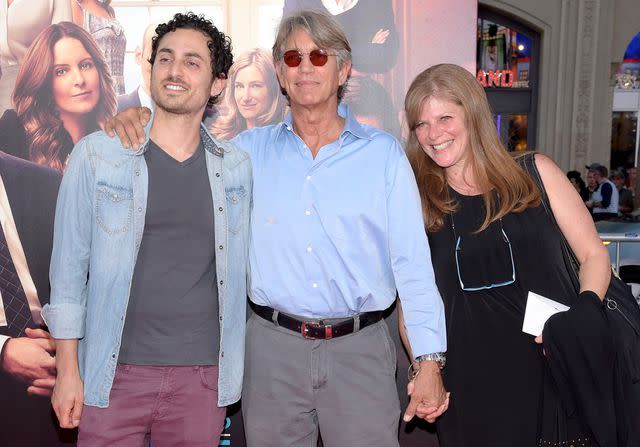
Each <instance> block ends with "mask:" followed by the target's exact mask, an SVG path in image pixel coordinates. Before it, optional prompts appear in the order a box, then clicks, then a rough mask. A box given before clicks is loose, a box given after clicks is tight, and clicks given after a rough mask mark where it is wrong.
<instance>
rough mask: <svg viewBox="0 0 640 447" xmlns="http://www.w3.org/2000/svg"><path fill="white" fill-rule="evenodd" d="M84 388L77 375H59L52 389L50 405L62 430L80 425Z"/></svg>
mask: <svg viewBox="0 0 640 447" xmlns="http://www.w3.org/2000/svg"><path fill="white" fill-rule="evenodd" d="M83 393H84V386H83V384H82V380H81V379H80V375H79V374H77V373H76V374H71V375H59V376H58V380H56V384H55V386H54V387H53V396H52V397H51V405H52V406H53V410H54V411H55V412H56V416H57V417H58V422H60V427H62V428H75V427H77V426H78V425H80V416H81V415H82V405H83V403H84V397H83V396H84V394H83Z"/></svg>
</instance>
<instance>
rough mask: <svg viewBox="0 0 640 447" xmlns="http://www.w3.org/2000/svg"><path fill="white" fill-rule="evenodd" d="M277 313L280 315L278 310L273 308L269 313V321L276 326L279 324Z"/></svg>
mask: <svg viewBox="0 0 640 447" xmlns="http://www.w3.org/2000/svg"><path fill="white" fill-rule="evenodd" d="M278 315H280V311H279V310H276V309H273V313H272V314H271V321H272V322H273V324H275V325H276V326H280V325H279V324H278Z"/></svg>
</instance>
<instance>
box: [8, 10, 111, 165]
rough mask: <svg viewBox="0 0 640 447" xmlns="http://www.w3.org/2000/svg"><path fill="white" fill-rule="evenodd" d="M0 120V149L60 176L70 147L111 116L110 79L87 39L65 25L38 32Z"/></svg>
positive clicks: (98, 55)
mask: <svg viewBox="0 0 640 447" xmlns="http://www.w3.org/2000/svg"><path fill="white" fill-rule="evenodd" d="M13 104H14V107H15V109H11V110H7V111H5V113H4V114H3V115H2V118H0V149H2V150H4V151H5V152H7V153H9V154H11V155H14V156H16V157H20V158H24V159H26V160H31V161H33V162H34V163H38V164H41V165H45V166H49V167H51V168H54V169H56V170H58V171H60V172H62V171H64V167H65V164H66V160H67V157H68V155H69V153H70V152H71V150H72V149H73V145H74V144H76V143H77V142H78V141H79V140H80V139H81V138H82V137H84V136H85V135H87V134H89V133H91V132H94V131H96V130H99V129H100V127H101V125H102V123H104V121H105V120H106V119H107V118H108V117H110V116H111V115H113V113H114V112H115V110H116V95H115V92H114V91H113V85H112V83H111V75H110V74H109V69H108V67H107V65H106V63H105V60H104V57H103V56H102V52H101V51H100V48H98V46H97V45H96V43H95V42H94V40H93V38H92V37H91V35H89V33H87V32H86V31H85V30H83V29H82V28H80V27H79V26H77V25H75V24H73V23H71V22H60V23H57V24H54V25H50V26H49V27H48V28H46V29H45V30H43V31H42V32H41V33H40V34H39V35H38V37H36V39H35V40H34V42H33V45H31V48H29V51H28V52H27V54H26V55H25V58H24V61H23V63H22V66H21V68H20V72H19V74H18V79H17V81H16V87H15V90H14V92H13Z"/></svg>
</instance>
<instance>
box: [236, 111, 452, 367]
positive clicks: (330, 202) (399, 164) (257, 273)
mask: <svg viewBox="0 0 640 447" xmlns="http://www.w3.org/2000/svg"><path fill="white" fill-rule="evenodd" d="M338 112H339V114H340V115H341V116H342V117H344V118H345V119H346V121H345V126H344V129H343V131H342V133H341V134H340V137H339V138H338V140H337V141H334V142H332V143H330V144H327V145H326V146H324V147H322V148H321V149H320V151H319V152H318V154H317V156H316V158H315V159H314V158H313V157H312V155H311V151H310V150H309V148H308V147H306V146H305V143H304V141H303V140H302V139H301V138H300V137H298V136H297V135H296V134H295V133H294V132H293V127H292V120H291V116H290V114H289V115H287V117H286V118H285V120H284V122H282V123H280V124H277V125H273V126H267V127H262V128H256V129H252V130H249V131H246V132H243V133H242V134H240V135H238V136H237V137H236V138H235V139H234V140H233V142H234V143H235V144H236V145H237V146H238V147H240V148H242V149H244V150H246V151H248V152H249V154H250V155H251V160H252V164H253V176H254V188H253V212H252V216H251V232H252V240H251V242H250V245H249V263H250V271H251V275H250V285H249V295H250V298H251V300H252V301H253V302H254V303H256V304H260V305H264V306H270V307H273V308H274V309H277V310H279V311H282V312H286V313H290V314H294V315H300V316H304V317H307V318H323V317H324V318H338V317H346V316H351V315H354V314H357V313H361V312H368V311H375V310H383V309H386V308H388V307H389V306H390V305H391V304H392V303H393V301H394V299H395V297H396V289H397V290H398V294H399V296H400V299H401V301H402V309H403V311H404V317H405V325H406V327H407V332H408V336H409V340H410V343H411V346H412V350H413V354H414V356H419V355H422V354H428V353H433V352H442V351H446V333H445V320H444V307H443V304H442V299H441V298H440V294H439V293H438V289H437V287H436V284H435V279H434V274H433V268H432V266H431V257H430V251H429V244H428V241H427V236H426V233H425V229H424V224H423V220H422V212H421V206H420V196H419V194H418V188H417V186H416V182H415V177H414V175H413V172H412V170H411V167H410V165H409V162H408V160H407V157H406V155H405V153H404V151H403V149H402V148H401V147H400V145H399V143H398V141H397V140H396V139H395V138H394V137H392V136H391V135H389V134H388V133H386V132H383V131H381V130H378V129H375V128H373V127H370V126H365V125H361V124H359V123H358V122H357V121H356V119H355V117H354V116H353V114H352V113H351V112H350V111H349V109H348V107H347V106H345V105H341V106H340V107H339V110H338Z"/></svg>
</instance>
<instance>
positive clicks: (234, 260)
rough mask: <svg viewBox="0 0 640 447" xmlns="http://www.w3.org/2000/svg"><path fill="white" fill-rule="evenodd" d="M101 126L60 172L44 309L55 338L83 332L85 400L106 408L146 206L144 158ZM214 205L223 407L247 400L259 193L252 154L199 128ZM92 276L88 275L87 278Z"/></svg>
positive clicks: (80, 349) (81, 351)
mask: <svg viewBox="0 0 640 447" xmlns="http://www.w3.org/2000/svg"><path fill="white" fill-rule="evenodd" d="M150 126H151V123H149V125H147V129H146V131H147V141H146V143H145V144H144V145H143V146H141V147H140V149H139V150H138V151H137V152H136V151H133V150H127V149H124V148H123V147H122V145H121V144H120V141H119V139H118V138H117V137H114V138H110V137H108V136H107V135H106V134H105V133H104V132H96V133H93V134H91V135H89V136H87V137H85V138H83V139H82V140H81V141H80V142H78V144H77V145H76V147H75V148H74V150H73V152H72V154H71V156H70V159H69V164H68V166H67V170H66V172H65V175H64V177H63V179H62V185H61V187H60V192H59V195H58V202H57V206H56V217H55V224H54V242H53V253H52V255H51V270H50V281H51V300H50V301H51V303H50V304H49V305H47V306H45V307H44V309H43V310H42V314H43V317H44V319H45V321H46V323H47V325H48V327H49V330H50V332H51V334H52V336H53V337H54V338H58V339H74V338H77V339H80V341H79V347H78V363H79V367H80V374H81V377H82V380H83V382H84V400H85V403H86V404H87V405H93V406H97V407H107V406H108V405H109V392H110V390H111V385H112V383H113V378H114V374H115V368H116V364H117V362H118V353H119V351H120V342H121V337H122V329H123V327H124V322H125V315H126V311H127V304H128V302H129V293H130V286H131V280H132V277H133V270H134V266H135V263H136V258H137V255H138V249H139V248H140V243H141V239H142V234H143V230H144V222H145V212H146V208H147V193H148V172H147V165H146V163H145V158H144V156H143V154H144V152H145V151H146V149H147V147H148V143H149V139H148V135H149V129H150ZM200 133H201V136H202V141H203V144H204V147H205V152H206V165H207V171H208V174H209V182H210V185H211V193H212V197H213V206H214V231H215V236H214V237H215V241H212V243H215V247H216V275H217V280H218V301H219V303H218V304H219V310H220V354H219V358H218V362H219V363H218V367H219V377H218V405H219V406H226V405H229V404H232V403H234V402H236V401H237V400H238V399H239V398H240V391H241V387H242V376H243V368H244V335H245V321H246V318H245V313H246V281H247V280H246V275H247V250H248V242H249V241H248V238H249V216H250V206H251V193H252V175H251V162H250V160H249V156H248V155H247V154H246V153H245V152H243V151H241V150H239V149H237V148H236V147H235V146H234V145H232V144H231V143H227V142H222V141H218V140H214V138H213V137H212V136H211V135H210V134H209V133H208V132H207V131H206V129H205V128H204V126H202V127H201V129H200ZM87 278H88V280H87Z"/></svg>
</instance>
